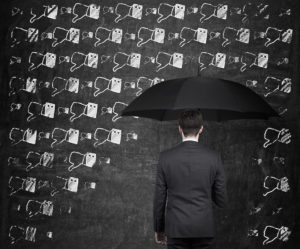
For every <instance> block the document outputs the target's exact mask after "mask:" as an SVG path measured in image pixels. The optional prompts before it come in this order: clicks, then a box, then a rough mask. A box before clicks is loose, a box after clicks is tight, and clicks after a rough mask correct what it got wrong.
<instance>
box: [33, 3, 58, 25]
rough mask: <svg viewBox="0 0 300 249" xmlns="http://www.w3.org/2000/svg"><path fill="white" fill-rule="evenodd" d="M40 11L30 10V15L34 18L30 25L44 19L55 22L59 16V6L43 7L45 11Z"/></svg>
mask: <svg viewBox="0 0 300 249" xmlns="http://www.w3.org/2000/svg"><path fill="white" fill-rule="evenodd" d="M38 11H39V10H34V12H33V10H32V8H31V10H30V14H31V15H32V17H31V18H30V20H29V21H30V23H34V22H35V21H37V20H39V19H41V18H42V17H47V18H49V19H52V20H55V19H56V17H57V14H58V6H57V5H43V9H40V11H39V13H37V12H38Z"/></svg>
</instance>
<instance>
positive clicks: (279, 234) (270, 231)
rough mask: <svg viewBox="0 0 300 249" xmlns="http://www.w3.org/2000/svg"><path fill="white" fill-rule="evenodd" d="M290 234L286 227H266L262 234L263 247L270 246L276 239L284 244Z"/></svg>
mask: <svg viewBox="0 0 300 249" xmlns="http://www.w3.org/2000/svg"><path fill="white" fill-rule="evenodd" d="M290 234H291V231H290V230H289V228H288V227H284V226H281V227H280V228H277V227H274V226H266V227H265V229H264V233H263V235H264V237H265V240H264V241H263V245H267V244H270V243H272V242H274V241H275V240H276V239H278V240H281V241H283V242H286V241H288V239H289V236H290Z"/></svg>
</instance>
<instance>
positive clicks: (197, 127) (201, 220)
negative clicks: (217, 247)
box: [153, 109, 228, 249]
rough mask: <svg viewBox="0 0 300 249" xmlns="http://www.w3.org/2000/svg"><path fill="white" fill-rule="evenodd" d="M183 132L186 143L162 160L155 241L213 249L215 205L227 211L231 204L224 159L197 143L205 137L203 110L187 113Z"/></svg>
mask: <svg viewBox="0 0 300 249" xmlns="http://www.w3.org/2000/svg"><path fill="white" fill-rule="evenodd" d="M178 129H179V133H180V134H181V136H182V142H181V143H179V144H177V145H176V146H175V147H173V148H170V149H167V150H164V151H162V152H160V154H159V160H158V164H157V172H156V184H155V192H154V199H153V219H154V222H153V225H154V231H155V241H156V242H157V243H159V244H162V245H166V244H167V246H168V249H175V248H176V249H179V248H212V245H213V244H214V237H215V227H214V218H213V204H212V203H213V202H214V203H215V204H216V205H217V206H218V207H221V208H224V207H226V206H227V202H228V197H227V189H226V177H225V172H224V168H223V165H222V160H221V154H220V153H219V152H216V151H214V150H212V149H209V148H206V147H205V146H203V144H201V143H199V142H198V138H199V134H200V133H201V132H202V131H203V118H202V113H201V112H200V110H199V109H186V110H185V111H183V112H182V113H181V115H180V118H179V126H178ZM166 201H167V205H166Z"/></svg>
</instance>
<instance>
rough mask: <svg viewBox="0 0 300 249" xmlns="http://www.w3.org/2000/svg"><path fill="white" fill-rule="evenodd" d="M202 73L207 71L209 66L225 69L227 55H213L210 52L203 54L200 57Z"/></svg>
mask: <svg viewBox="0 0 300 249" xmlns="http://www.w3.org/2000/svg"><path fill="white" fill-rule="evenodd" d="M198 62H199V66H200V71H202V70H204V69H206V68H207V67H208V66H215V67H218V68H225V64H226V54H223V53H216V54H211V53H208V52H201V53H200V55H199V57H198Z"/></svg>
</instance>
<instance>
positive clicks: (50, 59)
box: [28, 52, 56, 71]
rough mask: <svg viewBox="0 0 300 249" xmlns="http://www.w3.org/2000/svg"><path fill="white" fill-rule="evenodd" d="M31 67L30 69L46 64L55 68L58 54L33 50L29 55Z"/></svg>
mask: <svg viewBox="0 0 300 249" xmlns="http://www.w3.org/2000/svg"><path fill="white" fill-rule="evenodd" d="M29 64H30V66H29V68H28V71H32V70H34V69H37V68H39V67H40V66H45V67H48V68H54V67H55V64H56V54H53V53H49V52H47V53H46V54H42V53H39V52H31V54H30V56H29Z"/></svg>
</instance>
